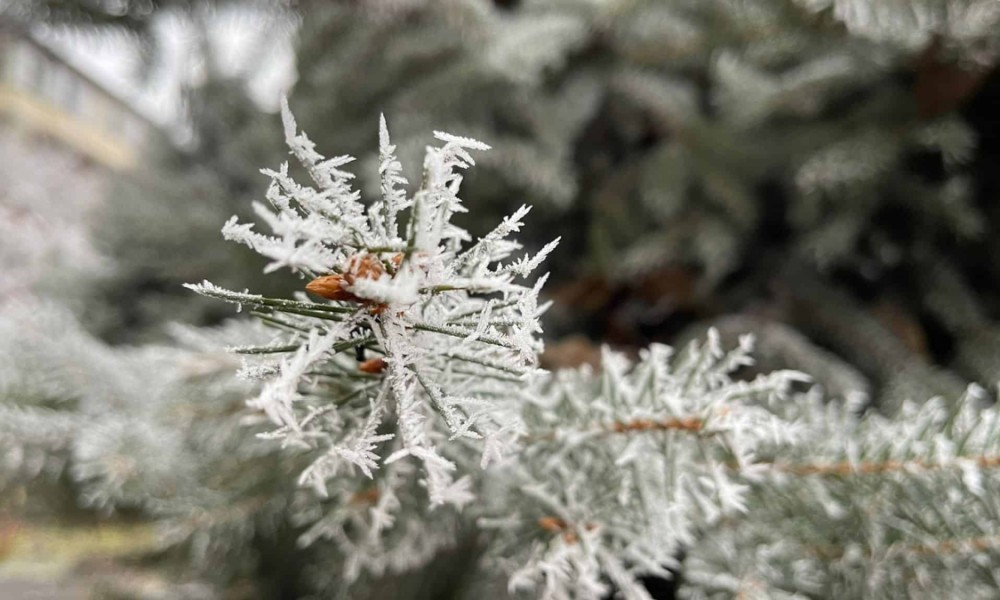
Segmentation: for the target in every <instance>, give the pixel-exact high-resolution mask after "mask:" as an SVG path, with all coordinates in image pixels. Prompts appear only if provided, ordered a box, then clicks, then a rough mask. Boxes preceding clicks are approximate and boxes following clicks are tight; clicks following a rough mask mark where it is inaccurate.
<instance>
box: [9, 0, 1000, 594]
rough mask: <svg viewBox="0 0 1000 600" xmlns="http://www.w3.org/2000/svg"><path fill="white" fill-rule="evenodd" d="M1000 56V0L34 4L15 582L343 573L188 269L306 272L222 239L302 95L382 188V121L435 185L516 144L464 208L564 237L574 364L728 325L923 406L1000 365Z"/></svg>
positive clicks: (15, 27)
mask: <svg viewBox="0 0 1000 600" xmlns="http://www.w3.org/2000/svg"><path fill="white" fill-rule="evenodd" d="M998 56H1000V3H997V2H996V1H994V0H980V1H976V0H952V1H947V0H758V1H755V2H744V1H740V0H547V1H543V0H492V1H491V0H379V1H370V2H363V1H359V0H356V1H342V2H337V1H332V0H329V1H321V0H300V1H298V2H292V1H288V2H277V1H275V2H266V1H263V0H247V1H234V0H230V1H226V0H216V1H212V2H210V1H207V0H89V1H87V0H79V1H77V2H74V1H70V0H34V1H32V0H0V452H2V454H0V597H11V598H13V597H39V598H43V597H44V598H49V597H52V598H57V597H66V598H83V597H87V594H89V593H91V591H92V590H97V592H96V593H98V594H99V595H103V597H115V598H217V597H218V598H271V597H296V596H298V595H301V594H303V593H305V590H311V591H315V590H324V589H328V588H329V586H335V585H336V582H331V581H325V580H324V579H323V574H322V569H321V568H320V569H317V568H315V565H322V561H323V560H324V556H323V550H322V549H318V550H317V549H310V550H309V551H306V550H302V549H298V548H297V547H296V546H295V544H294V539H295V536H296V527H295V524H294V522H290V520H289V519H288V518H286V517H287V514H288V512H289V510H290V509H289V507H291V506H294V504H295V501H296V494H297V491H296V486H295V482H294V480H293V478H291V477H285V478H282V477H276V476H275V473H282V472H284V473H286V474H287V473H290V472H294V469H292V468H290V467H287V465H288V464H289V463H288V461H290V460H292V459H290V458H288V457H287V456H284V455H282V454H280V453H275V452H273V451H271V450H270V449H269V448H265V447H263V446H262V445H258V444H257V443H256V441H254V440H253V439H252V438H253V436H252V434H248V433H247V431H246V422H245V419H244V417H245V415H243V413H242V400H243V398H245V397H246V395H247V394H248V393H249V392H248V389H247V388H246V387H245V386H246V384H245V383H243V382H235V381H233V380H232V378H231V376H230V375H231V373H232V370H233V366H234V364H233V362H232V359H231V358H229V357H227V356H226V355H225V354H224V353H222V352H220V351H219V349H220V348H222V347H224V346H225V345H226V344H227V343H235V342H234V341H233V340H239V339H244V338H246V337H252V336H253V335H255V332H254V331H253V330H252V329H253V328H252V327H251V326H249V325H241V324H239V323H238V322H237V323H231V322H229V321H227V319H231V318H232V317H234V316H235V315H233V314H232V311H231V310H230V307H229V306H228V305H224V304H223V303H217V302H212V301H207V300H205V299H203V298H200V297H198V296H196V295H194V294H192V293H190V292H188V291H187V290H185V289H183V288H182V287H181V284H182V283H185V282H196V281H201V280H202V279H209V280H211V281H213V282H215V283H217V284H220V285H223V286H225V287H229V288H233V289H244V288H249V289H251V290H254V291H256V292H261V293H264V294H268V295H287V294H289V293H291V292H292V291H294V290H297V289H299V288H300V287H301V285H302V282H301V281H298V280H296V279H294V278H292V277H291V276H288V275H282V274H271V275H268V276H266V277H265V276H263V275H262V273H261V270H262V267H263V261H262V260H260V259H259V257H257V256H256V255H254V254H253V253H252V252H251V251H250V250H248V249H246V248H244V247H242V246H237V245H236V244H231V243H226V242H224V241H223V240H222V238H221V235H220V234H219V233H218V231H219V229H220V227H221V226H222V224H223V223H224V222H225V221H226V220H227V219H228V218H229V217H230V216H231V215H233V214H238V215H241V216H243V217H246V216H248V215H250V214H251V202H252V201H253V200H257V199H261V198H262V197H263V192H264V189H265V184H266V179H265V178H264V177H263V176H262V175H260V174H259V169H260V168H263V167H275V166H277V165H278V164H280V162H281V161H283V160H284V157H285V156H286V151H285V148H284V144H283V139H282V138H283V136H282V134H281V131H280V123H279V119H278V117H277V115H276V110H277V106H278V101H279V99H280V97H281V96H282V95H283V94H287V95H288V97H289V102H290V104H291V107H292V110H293V112H294V113H295V115H296V117H297V119H298V121H299V123H300V124H301V126H302V128H303V129H304V130H305V131H306V132H308V134H309V135H310V137H311V138H312V139H314V140H316V141H317V143H318V145H319V149H320V151H322V152H323V153H324V154H328V155H332V154H345V153H349V154H352V155H354V156H356V157H358V158H359V161H358V163H357V168H356V172H357V173H358V178H359V180H360V182H361V185H362V188H363V189H365V190H366V191H365V193H371V191H372V190H377V189H378V188H377V185H374V186H373V185H371V183H372V182H373V181H377V180H376V174H377V173H376V166H377V164H376V163H375V162H374V156H375V151H376V149H377V119H378V115H379V113H385V115H386V118H387V120H388V123H389V127H390V130H391V132H392V134H393V137H394V140H395V141H396V143H397V144H398V145H399V148H400V153H401V156H402V162H403V165H404V168H408V169H410V171H409V172H408V174H409V175H410V180H411V181H413V180H414V179H416V176H415V175H416V169H417V168H418V166H419V162H418V161H417V160H416V158H415V157H417V156H419V155H420V154H421V152H422V148H423V146H424V144H426V143H427V142H428V140H429V136H430V133H431V131H433V130H443V131H448V132H452V133H456V134H460V135H467V136H471V137H475V138H478V139H481V140H483V141H485V142H487V143H489V144H491V145H492V146H493V148H494V149H493V150H492V151H491V152H489V153H487V154H486V155H484V157H483V159H482V160H481V162H480V164H479V165H478V166H477V167H476V168H475V169H473V170H472V171H471V172H470V173H469V176H468V177H467V178H466V181H465V184H464V185H463V190H464V194H463V197H464V199H465V201H466V204H467V206H469V207H470V209H471V211H470V214H468V215H466V225H467V226H468V227H469V228H470V230H472V231H473V232H474V233H485V231H487V228H489V227H491V226H492V225H493V224H494V223H495V222H496V221H497V220H498V219H499V218H500V217H501V216H503V215H504V214H507V213H510V212H511V211H513V210H514V209H515V208H516V207H518V206H520V205H521V204H522V203H528V204H532V205H534V206H535V210H534V211H533V212H532V215H531V218H530V219H529V220H528V223H529V225H528V227H527V228H526V230H525V232H524V234H523V235H522V238H521V239H522V241H523V242H525V243H526V244H527V245H528V246H530V247H535V248H538V247H540V246H541V245H543V244H544V243H546V242H548V241H549V240H551V239H552V238H554V237H555V236H562V238H563V242H562V244H561V245H560V246H559V249H558V250H557V252H556V253H555V254H553V256H552V258H551V259H550V262H549V265H550V270H551V271H552V278H551V279H550V282H549V284H548V287H547V294H548V296H549V297H550V298H551V299H553V300H555V306H554V308H553V309H552V311H551V312H550V313H549V314H548V316H547V327H546V335H547V338H548V340H549V342H548V350H547V352H546V354H545V356H544V359H543V360H544V364H545V366H547V367H550V368H556V367H562V366H574V365H579V364H582V363H588V362H589V363H594V362H596V361H597V360H598V358H599V352H598V348H599V345H600V344H602V343H605V344H611V345H613V346H616V347H619V348H622V349H625V350H628V351H635V350H637V349H638V348H640V347H642V346H644V345H646V344H648V343H650V342H653V341H660V342H667V343H670V344H678V343H682V342H683V341H684V340H686V339H688V338H690V337H692V336H695V335H699V334H700V333H701V332H703V331H704V329H705V328H707V327H709V326H716V327H718V328H719V329H720V331H721V333H722V334H723V337H724V338H729V339H734V338H735V336H737V335H738V334H741V333H744V332H753V333H754V334H755V335H756V336H757V339H758V351H757V355H758V359H759V363H760V368H761V369H762V370H770V369H774V368H795V369H799V370H802V371H805V372H807V373H810V374H811V375H813V376H814V377H815V379H816V380H817V382H818V383H819V384H821V385H822V386H823V387H824V388H825V389H826V391H827V392H828V393H830V394H831V395H834V396H845V395H849V394H864V395H865V396H866V397H867V398H868V399H869V401H870V402H871V403H872V404H874V405H875V406H881V407H891V406H895V405H896V404H898V403H899V402H901V401H902V400H904V399H906V398H910V397H913V398H927V397H930V396H934V395H949V396H957V395H959V394H960V393H961V391H962V390H963V389H964V388H965V386H966V385H967V384H968V383H970V382H978V383H980V384H982V385H984V386H986V387H988V388H990V389H992V390H993V391H994V392H995V391H996V383H997V381H998V378H1000V328H998V318H1000V301H998V298H1000V238H998V236H996V235H995V233H994V230H995V228H996V226H997V225H998V224H1000V202H998V201H1000V69H998V68H997V61H998ZM248 461H252V465H253V466H252V467H251V466H248V465H249V464H251V463H249V462H248ZM453 558H454V557H453ZM53 581H54V582H55V583H53ZM451 583H452V584H453V583H454V582H451ZM371 585H372V586H374V587H373V588H372V589H375V590H376V591H377V589H378V583H377V582H376V583H372V584H371ZM325 586H326V587H325ZM414 589H415V590H417V591H415V592H414V594H418V593H423V594H425V596H426V597H429V598H430V597H444V594H445V593H446V592H447V585H446V584H444V583H442V582H441V581H437V580H435V578H434V577H428V576H425V577H422V578H420V585H418V586H416V587H414ZM316 593H318V594H320V595H322V594H323V592H322V591H320V592H316ZM29 594H35V596H29ZM373 597H378V595H377V593H375V595H374V596H373Z"/></svg>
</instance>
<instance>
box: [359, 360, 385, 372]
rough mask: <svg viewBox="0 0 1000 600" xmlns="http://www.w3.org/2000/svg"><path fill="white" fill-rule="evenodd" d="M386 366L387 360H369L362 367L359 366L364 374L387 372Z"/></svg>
mask: <svg viewBox="0 0 1000 600" xmlns="http://www.w3.org/2000/svg"><path fill="white" fill-rule="evenodd" d="M385 367H386V364H385V359H382V358H369V359H368V360H366V361H364V362H363V363H361V364H360V365H358V370H359V371H361V372H362V373H372V374H375V373H381V372H382V371H384V370H385Z"/></svg>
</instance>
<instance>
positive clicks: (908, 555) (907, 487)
mask: <svg viewBox="0 0 1000 600" xmlns="http://www.w3.org/2000/svg"><path fill="white" fill-rule="evenodd" d="M983 401H984V397H983V393H982V390H981V389H977V388H970V390H969V391H968V392H967V394H966V395H965V396H964V397H963V398H962V399H961V400H960V401H959V402H957V403H954V404H951V405H948V404H947V403H945V402H943V401H942V400H941V399H936V400H932V401H929V402H927V403H924V404H922V405H916V404H907V405H906V406H904V407H903V409H902V411H901V414H899V415H898V416H897V417H895V418H893V419H886V418H885V417H882V416H880V415H877V414H868V415H865V416H864V417H863V418H861V419H860V420H859V419H858V417H857V416H856V414H855V411H856V407H853V406H851V405H850V404H847V403H840V402H832V403H827V402H825V401H824V400H823V399H822V398H821V397H819V396H817V395H811V396H810V397H803V398H801V399H799V401H798V402H796V403H794V404H793V405H788V406H787V407H786V408H787V409H790V410H787V411H786V412H785V414H786V416H787V418H788V419H789V420H790V421H791V422H793V423H795V424H796V426H797V427H798V428H799V429H800V431H801V436H800V438H799V439H798V441H797V442H796V443H795V444H779V445H776V446H774V447H773V448H771V449H770V450H769V451H768V452H767V453H766V454H764V455H762V459H763V460H764V462H766V463H767V466H766V467H764V468H761V469H760V471H759V472H758V477H757V478H756V480H755V482H754V485H753V490H752V492H750V493H749V494H748V496H747V504H748V507H749V509H750V510H749V512H748V514H747V517H746V518H743V519H739V520H732V521H729V522H720V523H719V526H718V527H716V528H715V529H714V530H713V531H712V532H711V533H710V534H709V535H708V536H706V539H704V540H702V541H701V542H700V543H699V544H697V545H696V546H694V547H693V549H692V552H691V555H690V556H689V557H688V559H687V561H686V564H685V566H686V569H685V578H686V580H687V582H688V583H689V585H688V587H687V594H686V596H687V597H690V598H731V597H733V596H742V597H749V598H791V597H795V598H807V597H809V598H817V597H818V598H881V597H900V596H904V597H909V598H936V597H948V596H953V595H955V594H960V595H961V596H962V597H968V598H987V597H992V596H993V595H995V593H996V589H997V588H996V586H997V581H998V578H1000V568H998V566H997V565H998V562H997V557H998V548H1000V545H998V543H997V541H998V539H1000V520H998V515H1000V505H998V503H997V497H998V495H997V494H998V487H997V486H998V484H1000V478H998V477H997V475H996V468H997V466H998V465H1000V460H998V452H1000V435H998V429H997V424H998V422H1000V421H998V419H1000V414H998V412H997V408H996V406H995V405H993V406H989V407H984V406H983ZM959 590H961V591H959Z"/></svg>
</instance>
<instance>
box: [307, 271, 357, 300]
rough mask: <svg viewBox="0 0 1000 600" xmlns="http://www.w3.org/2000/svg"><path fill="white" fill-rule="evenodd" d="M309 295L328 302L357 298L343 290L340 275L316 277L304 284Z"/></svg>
mask: <svg viewBox="0 0 1000 600" xmlns="http://www.w3.org/2000/svg"><path fill="white" fill-rule="evenodd" d="M306 291H307V292H309V293H310V294H316V295H317V296H322V297H323V298H326V299H328V300H356V299H357V297H356V296H355V295H354V294H352V293H350V292H348V291H347V290H345V289H344V278H343V277H342V276H341V275H325V276H323V277H317V278H316V279H313V280H312V281H310V282H309V283H308V284H306Z"/></svg>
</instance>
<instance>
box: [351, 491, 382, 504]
mask: <svg viewBox="0 0 1000 600" xmlns="http://www.w3.org/2000/svg"><path fill="white" fill-rule="evenodd" d="M380 495H381V494H380V493H379V490H378V488H377V487H370V488H368V489H366V490H362V491H360V492H357V493H355V494H353V495H352V496H351V499H350V503H351V504H375V503H376V502H378V499H379V496H380Z"/></svg>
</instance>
